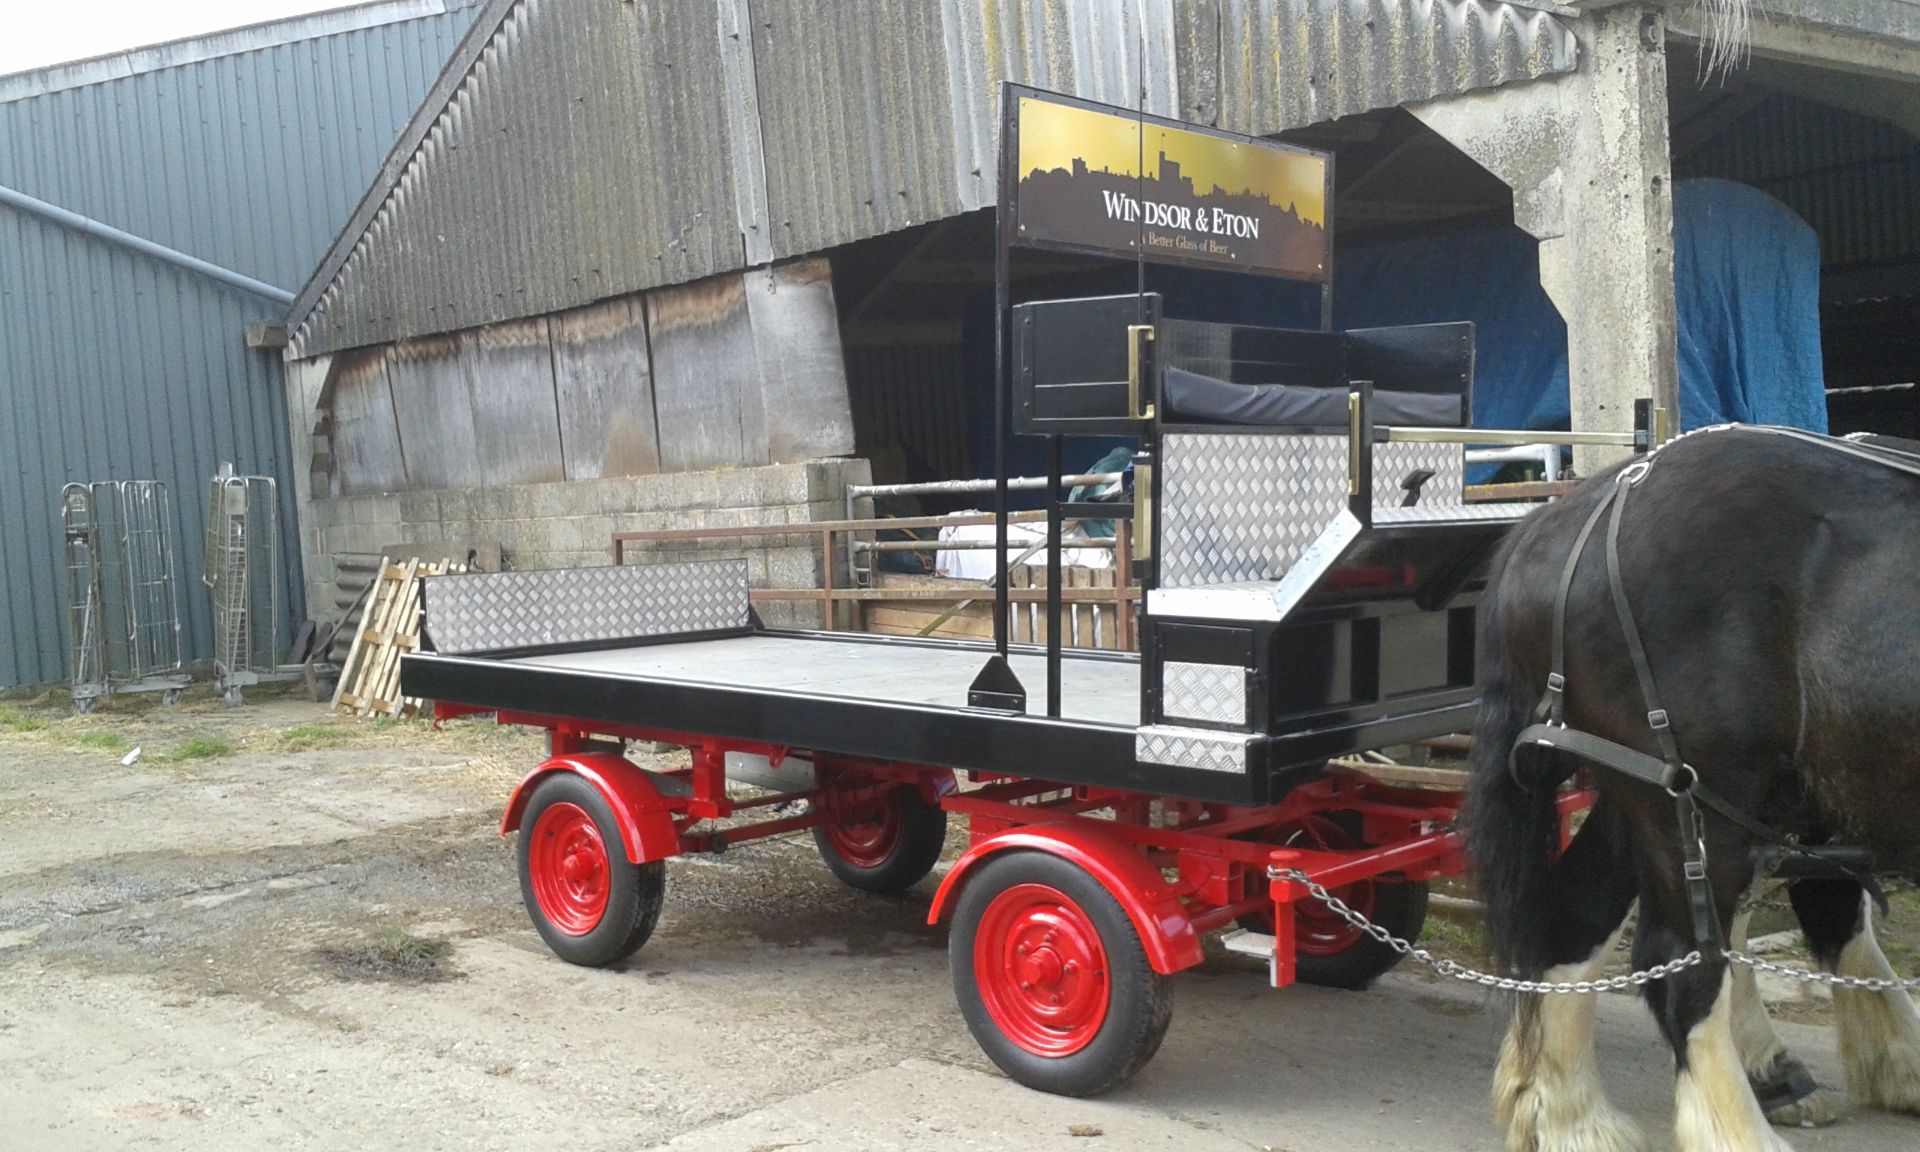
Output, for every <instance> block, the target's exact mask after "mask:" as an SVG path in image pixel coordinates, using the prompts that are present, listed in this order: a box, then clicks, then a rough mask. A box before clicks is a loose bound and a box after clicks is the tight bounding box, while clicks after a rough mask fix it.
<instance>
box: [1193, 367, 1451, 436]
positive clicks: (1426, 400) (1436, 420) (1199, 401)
mask: <svg viewBox="0 0 1920 1152" xmlns="http://www.w3.org/2000/svg"><path fill="white" fill-rule="evenodd" d="M1160 402H1161V405H1162V407H1163V408H1164V409H1165V411H1164V413H1163V414H1162V419H1164V420H1167V421H1168V422H1170V423H1175V424H1239V425H1250V426H1255V427H1262V428H1338V427H1344V426H1345V425H1346V423H1347V393H1346V391H1345V390H1343V389H1339V388H1304V387H1299V386H1296V385H1291V384H1234V383H1231V382H1229V381H1226V380H1221V379H1218V378H1216V377H1213V376H1202V375H1201V374H1200V373H1198V372H1189V371H1187V370H1185V369H1183V368H1168V369H1167V370H1166V371H1165V372H1164V373H1163V374H1162V375H1161V378H1160ZM1373 419H1374V421H1375V423H1379V424H1402V425H1420V426H1425V427H1436V426H1437V427H1449V428H1450V427H1454V426H1457V425H1458V424H1459V423H1460V397H1458V396H1449V395H1445V394H1443V393H1431V392H1393V391H1383V390H1375V392H1374V394H1373Z"/></svg>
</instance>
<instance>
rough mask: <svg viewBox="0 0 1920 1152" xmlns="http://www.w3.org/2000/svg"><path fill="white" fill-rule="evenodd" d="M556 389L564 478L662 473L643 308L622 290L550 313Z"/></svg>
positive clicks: (581, 478)
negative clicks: (604, 298) (616, 295)
mask: <svg viewBox="0 0 1920 1152" xmlns="http://www.w3.org/2000/svg"><path fill="white" fill-rule="evenodd" d="M549 330H550V331H551V332H552V336H553V371H554V381H553V386H554V393H555V395H556V397H557V398H558V400H559V405H560V446H561V450H562V454H563V456H564V457H565V461H566V472H567V479H569V480H598V479H601V478H603V477H608V476H649V475H652V474H653V473H655V472H658V471H660V436H659V432H658V431H657V429H656V428H655V425H654V417H653V370H652V366H651V364H650V362H649V360H648V353H647V322H646V311H645V309H644V308H643V307H642V305H641V303H640V300H639V299H638V298H637V297H632V296H623V297H621V298H619V299H617V300H608V301H605V302H604V303H601V304H594V305H590V306H588V307H586V308H581V309H578V310H576V311H572V312H565V313H562V314H560V315H558V316H555V317H553V319H552V322H551V324H550V325H549Z"/></svg>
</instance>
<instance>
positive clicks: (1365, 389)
mask: <svg viewBox="0 0 1920 1152" xmlns="http://www.w3.org/2000/svg"><path fill="white" fill-rule="evenodd" d="M1348 387H1349V388H1351V389H1352V391H1350V392H1348V393H1347V511H1349V512H1351V513H1353V517H1354V519H1356V520H1358V521H1360V523H1361V524H1363V525H1367V526H1371V525H1372V524H1373V436H1374V431H1373V381H1371V380H1355V381H1353V382H1352V383H1350V384H1349V385H1348Z"/></svg>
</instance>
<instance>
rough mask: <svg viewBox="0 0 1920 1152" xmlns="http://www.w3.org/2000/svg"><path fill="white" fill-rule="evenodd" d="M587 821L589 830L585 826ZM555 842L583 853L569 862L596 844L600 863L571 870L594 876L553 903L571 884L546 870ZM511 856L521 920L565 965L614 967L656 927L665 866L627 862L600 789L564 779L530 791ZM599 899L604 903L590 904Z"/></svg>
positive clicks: (560, 776)
mask: <svg viewBox="0 0 1920 1152" xmlns="http://www.w3.org/2000/svg"><path fill="white" fill-rule="evenodd" d="M550 812H552V817H553V818H549V813H550ZM583 816H584V819H582V817H583ZM589 821H590V823H591V825H592V828H591V830H589V829H588V828H587V826H586V823H587V822H589ZM560 836H567V837H570V838H571V839H572V840H574V841H575V842H576V843H578V844H579V845H581V846H582V847H583V848H584V849H585V852H584V853H576V855H581V854H585V855H588V856H591V855H592V854H593V848H594V846H595V844H596V842H597V846H598V848H599V849H600V855H599V859H598V860H597V861H590V862H589V863H588V864H587V865H585V866H583V867H582V868H581V869H577V870H576V871H584V870H587V869H596V868H597V870H598V871H597V872H595V873H594V876H593V877H592V879H591V880H590V881H589V882H588V883H587V884H584V885H583V884H579V883H574V884H573V890H572V891H571V892H569V891H567V890H566V889H564V888H563V889H561V890H560V891H559V892H558V894H557V895H556V890H555V885H565V884H568V883H570V881H569V880H568V879H567V878H565V877H562V876H561V874H560V872H561V870H560V869H557V868H556V866H555V865H554V864H553V863H552V862H551V861H552V860H553V858H554V856H555V854H556V852H558V851H559V849H557V848H556V847H555V846H554V844H553V843H552V841H553V840H554V839H555V838H556V837H560ZM543 840H544V841H547V843H545V844H543V843H542V841H543ZM517 855H518V861H519V866H520V898H521V900H522V901H523V902H524V903H525V904H526V906H527V915H528V916H529V917H531V918H532V920H533V926H534V927H535V928H536V929H538V930H539V932H540V938H541V939H543V940H545V941H546V942H547V947H549V948H551V949H553V954H554V955H556V956H558V957H560V959H562V960H565V961H566V962H567V963H569V964H579V965H581V966H583V967H587V968H605V967H607V966H608V965H610V964H618V963H619V962H620V961H622V960H625V959H626V958H627V957H629V956H631V955H633V954H634V953H635V952H637V951H639V950H640V946H641V945H643V944H645V943H646V942H647V938H648V937H649V936H652V935H653V929H654V926H655V925H657V924H658V923H659V922H660V907H661V904H662V903H663V902H664V901H665V899H666V892H667V865H666V862H665V861H663V860H655V861H653V862H651V863H647V864H634V863H632V862H631V861H629V860H628V859H627V849H626V844H625V842H624V841H623V840H621V838H620V825H619V823H618V822H617V821H616V820H615V819H614V816H613V810H612V809H611V808H610V807H608V805H607V802H606V800H605V799H604V798H603V797H602V796H601V795H600V791H599V789H597V788H595V787H594V786H593V785H591V784H589V783H587V782H586V781H585V780H582V779H581V778H580V777H578V776H575V775H573V774H572V773H570V772H560V773H556V774H554V775H552V776H549V777H548V778H547V779H545V780H543V781H541V782H540V783H539V784H538V785H537V786H535V788H534V790H533V795H532V796H531V797H529V798H528V800H527V810H526V812H525V813H524V814H523V816H522V818H521V821H520V843H519V846H518V852H517ZM543 885H544V887H545V892H546V899H545V901H543V899H542V895H541V890H542V887H543ZM583 889H584V890H585V892H586V894H585V895H583V894H582V890H583ZM601 891H604V900H601V899H599V898H598V897H597V894H598V893H599V892H601ZM596 907H597V912H596V911H594V910H593V909H595V908H596Z"/></svg>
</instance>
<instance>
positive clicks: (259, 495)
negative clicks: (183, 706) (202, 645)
mask: <svg viewBox="0 0 1920 1152" xmlns="http://www.w3.org/2000/svg"><path fill="white" fill-rule="evenodd" d="M279 540H280V503H279V489H278V485H277V484H276V483H275V481H274V479H273V478H272V477H271V476H236V475H234V474H233V470H232V468H231V467H230V466H229V467H227V468H225V469H223V470H222V471H221V473H220V474H219V475H217V476H215V477H213V478H212V479H211V480H210V481H209V482H208V486H207V535H206V562H205V565H204V567H203V568H202V576H201V582H202V583H204V584H205V585H206V586H207V589H208V591H209V592H210V593H211V594H212V597H213V670H214V686H215V688H217V689H218V690H219V691H220V693H221V695H222V696H223V697H224V698H225V699H226V702H227V703H228V704H233V705H237V704H239V703H241V702H242V693H243V691H244V689H245V688H246V686H247V685H249V684H260V683H264V682H267V681H275V680H296V679H299V678H301V677H302V676H303V675H304V669H303V668H302V667H301V666H299V665H292V666H286V665H282V664H281V663H280V662H279V655H280V643H279V640H280V637H279V632H278V623H277V622H278V619H279V602H278V595H279V591H278V590H279V587H280V551H279Z"/></svg>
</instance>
